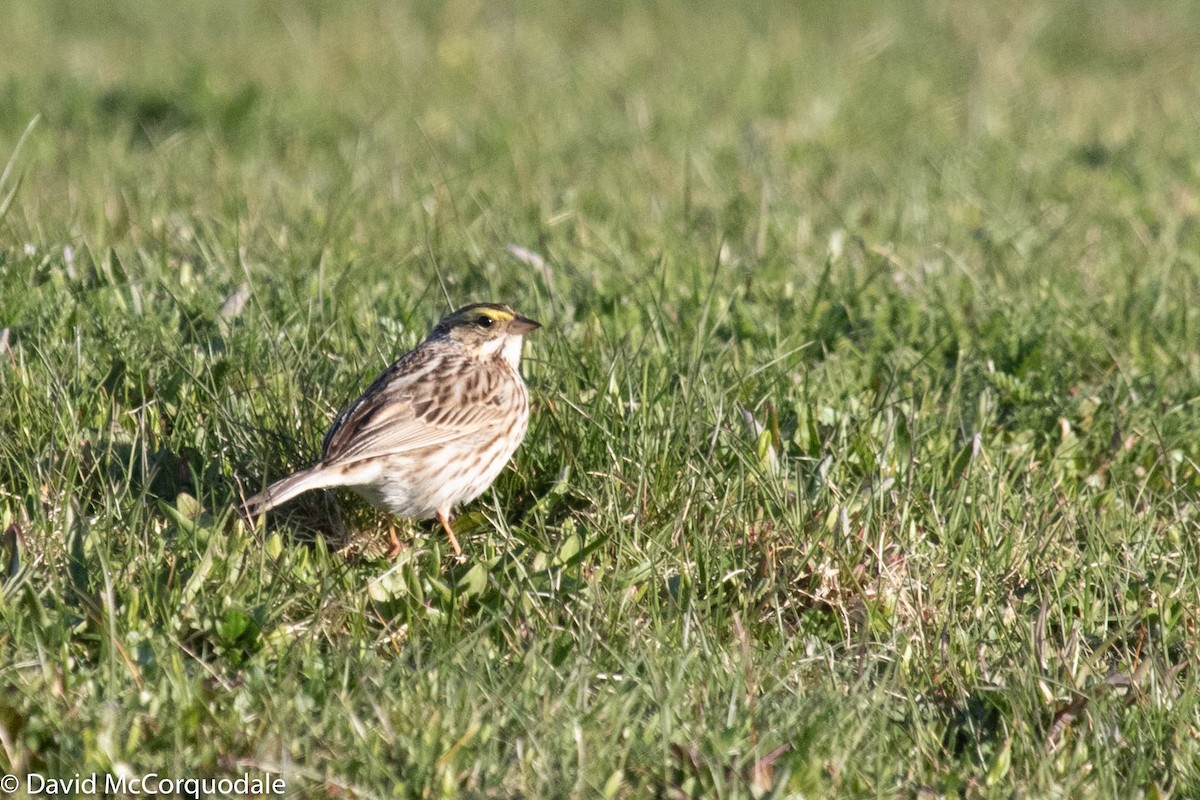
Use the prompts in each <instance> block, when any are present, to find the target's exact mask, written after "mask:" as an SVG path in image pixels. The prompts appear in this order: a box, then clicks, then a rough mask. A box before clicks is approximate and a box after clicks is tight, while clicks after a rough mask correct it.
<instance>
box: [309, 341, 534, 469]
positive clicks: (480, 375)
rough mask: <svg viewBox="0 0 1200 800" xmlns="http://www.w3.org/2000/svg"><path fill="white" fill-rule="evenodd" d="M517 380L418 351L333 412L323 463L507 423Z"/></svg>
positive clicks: (447, 355) (439, 441) (454, 357)
mask: <svg viewBox="0 0 1200 800" xmlns="http://www.w3.org/2000/svg"><path fill="white" fill-rule="evenodd" d="M435 370H436V374H433V372H434V371H435ZM514 378H515V379H517V380H519V378H516V376H515V375H506V374H504V372H503V371H502V370H500V369H497V368H493V367H492V366H491V365H488V366H486V367H485V366H483V365H480V364H479V363H478V362H469V361H468V360H467V359H466V358H464V357H463V356H460V355H458V354H455V353H453V352H439V351H438V350H432V349H428V348H426V349H421V348H418V349H417V350H414V351H412V352H411V353H409V354H407V355H406V356H404V357H403V358H401V359H400V360H399V361H397V362H396V363H395V364H392V366H390V367H388V369H387V370H386V371H385V372H384V373H383V374H382V375H380V376H379V377H378V378H377V379H376V380H375V383H373V384H371V387H370V388H369V389H367V391H366V392H365V393H364V394H363V396H362V397H360V398H359V399H358V400H356V401H355V402H354V403H352V404H351V405H350V406H349V407H347V408H346V409H345V410H344V411H343V412H342V413H341V414H339V415H338V418H337V419H336V420H334V423H333V427H332V428H330V429H329V433H328V434H326V435H325V443H324V446H323V450H324V461H325V463H327V464H328V463H331V462H348V461H359V460H361V459H365V458H373V457H375V456H383V455H392V454H396V453H406V452H411V451H413V450H420V449H422V448H426V447H436V446H438V445H444V444H448V443H450V442H454V441H457V440H460V439H464V438H468V437H472V436H476V435H478V434H481V433H484V432H486V431H488V430H491V429H494V428H496V427H497V426H501V425H505V424H508V422H509V421H510V420H511V417H510V416H509V408H510V405H511V402H512V398H513V396H514V389H515V388H516V387H515V385H514V382H513V381H514Z"/></svg>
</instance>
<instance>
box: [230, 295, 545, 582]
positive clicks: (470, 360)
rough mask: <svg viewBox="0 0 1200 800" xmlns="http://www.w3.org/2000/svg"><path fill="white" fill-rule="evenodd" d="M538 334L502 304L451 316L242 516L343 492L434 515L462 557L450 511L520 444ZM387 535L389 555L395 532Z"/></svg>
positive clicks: (399, 512) (394, 548)
mask: <svg viewBox="0 0 1200 800" xmlns="http://www.w3.org/2000/svg"><path fill="white" fill-rule="evenodd" d="M540 327H541V323H539V322H536V321H535V320H532V319H529V318H528V317H525V316H523V315H521V314H520V313H518V312H517V311H516V310H515V309H513V308H512V307H511V306H508V305H504V304H500V303H474V304H472V305H468V306H464V307H462V308H460V309H458V310H457V311H454V312H452V313H450V314H447V315H446V316H444V317H443V318H442V319H441V320H440V321H439V322H438V324H437V325H436V326H435V327H434V328H433V331H432V332H430V334H429V335H428V336H427V337H426V338H425V339H424V341H422V342H421V343H420V344H419V345H417V347H416V348H414V349H413V350H410V351H409V352H408V353H405V354H404V355H402V356H400V358H398V359H397V360H396V361H395V362H393V363H392V364H391V366H389V367H388V368H387V369H386V370H384V371H383V372H382V373H381V374H380V375H379V376H378V377H377V378H376V379H375V381H374V383H372V384H371V386H370V388H368V389H367V390H366V392H364V393H363V395H362V396H361V397H359V398H358V399H357V400H355V401H354V402H353V403H351V404H350V405H348V406H346V408H345V409H343V410H342V411H341V413H339V414H338V415H337V417H336V418H335V419H334V422H333V425H332V427H330V429H329V432H328V433H327V434H325V440H324V442H323V443H322V445H321V459H320V460H319V461H317V462H316V463H315V464H313V465H312V466H310V467H308V468H306V469H302V470H300V471H299V472H296V473H294V474H292V475H289V476H288V477H286V478H283V479H282V480H279V481H276V482H275V483H272V484H271V485H270V486H268V487H267V488H266V489H264V490H263V491H262V492H260V493H258V494H256V495H254V496H253V497H251V498H249V499H248V500H246V501H245V503H244V513H245V514H246V517H247V518H248V519H251V520H254V519H257V518H258V517H260V516H261V515H263V514H265V513H266V512H267V511H269V510H271V509H273V508H275V507H276V506H278V505H280V504H282V503H286V502H287V501H288V500H291V499H292V498H293V497H295V496H296V495H298V494H301V493H302V492H307V491H310V490H312V489H329V488H333V487H338V486H344V487H347V488H349V489H351V490H353V491H354V492H355V493H357V494H358V495H360V496H361V497H363V498H364V499H365V500H366V501H367V502H368V503H370V504H371V505H372V506H374V507H376V508H378V509H381V510H384V511H388V512H391V513H392V514H394V515H396V516H398V517H404V518H408V519H432V518H434V517H436V518H437V520H438V521H439V522H440V523H441V525H442V528H444V529H445V531H446V535H447V536H448V537H449V539H450V546H451V547H452V548H453V549H454V555H455V557H456V558H457V559H459V560H461V559H462V548H461V547H460V546H459V544H458V538H457V537H456V536H455V535H454V529H453V528H452V527H451V526H450V519H451V514H452V513H453V511H454V509H455V508H456V507H457V506H459V505H461V504H464V503H469V502H471V501H472V500H474V499H475V498H476V497H478V496H479V495H481V494H483V492H484V491H486V490H487V488H488V487H489V486H491V485H492V482H493V481H495V480H496V476H498V475H499V474H500V471H501V470H502V469H503V468H504V466H505V464H507V463H508V461H509V459H510V458H512V456H513V453H515V452H516V450H517V447H519V446H520V444H521V442H522V440H523V439H524V438H525V432H526V430H527V429H528V427H529V390H528V388H527V387H526V386H525V381H524V379H523V378H522V377H521V372H520V363H521V351H522V346H523V344H524V337H525V335H526V334H528V333H530V332H531V331H534V330H536V329H538V328H540ZM390 537H391V551H390V554H391V555H395V554H396V553H397V552H399V550H400V543H399V541H398V540H397V539H396V534H395V528H394V527H393V528H392V529H391V534H390Z"/></svg>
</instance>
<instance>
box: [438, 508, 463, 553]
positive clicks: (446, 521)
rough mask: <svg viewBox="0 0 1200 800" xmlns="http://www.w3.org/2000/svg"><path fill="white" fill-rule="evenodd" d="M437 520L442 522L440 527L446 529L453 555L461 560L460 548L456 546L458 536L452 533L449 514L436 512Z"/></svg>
mask: <svg viewBox="0 0 1200 800" xmlns="http://www.w3.org/2000/svg"><path fill="white" fill-rule="evenodd" d="M437 518H438V522H440V523H442V527H443V528H445V529H446V535H447V536H449V537H450V546H451V547H453V548H454V557H455V558H457V559H459V560H460V561H461V560H462V548H461V547H459V546H458V537H456V536H455V535H454V529H453V528H451V527H450V515H449V514H448V513H447V512H445V511H438V512H437Z"/></svg>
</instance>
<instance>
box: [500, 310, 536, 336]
mask: <svg viewBox="0 0 1200 800" xmlns="http://www.w3.org/2000/svg"><path fill="white" fill-rule="evenodd" d="M540 327H542V323H540V322H537V321H536V320H532V319H530V318H529V317H523V316H521V315H520V314H517V316H516V317H514V318H513V321H512V322H510V323H508V332H509V333H515V334H517V335H518V336H522V335H524V334H526V333H529V332H530V331H535V330H537V329H538V328H540Z"/></svg>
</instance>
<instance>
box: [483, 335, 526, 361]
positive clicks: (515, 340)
mask: <svg viewBox="0 0 1200 800" xmlns="http://www.w3.org/2000/svg"><path fill="white" fill-rule="evenodd" d="M522 344H524V340H523V338H522V337H520V336H517V335H515V334H511V333H510V334H508V335H507V336H501V337H500V338H498V339H493V340H492V341H490V342H486V343H485V344H484V345H483V347H481V348H479V349H480V352H482V353H483V354H484V355H485V356H494V355H497V354H499V356H500V357H501V358H502V359H504V362H505V363H506V364H508V365H509V366H510V367H512V368H513V369H516V368H517V367H518V366H520V364H521V345H522Z"/></svg>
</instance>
